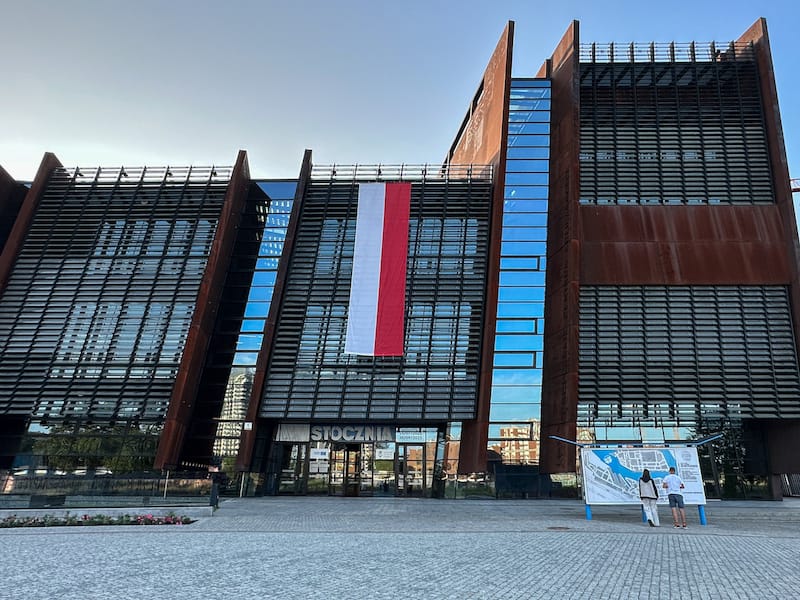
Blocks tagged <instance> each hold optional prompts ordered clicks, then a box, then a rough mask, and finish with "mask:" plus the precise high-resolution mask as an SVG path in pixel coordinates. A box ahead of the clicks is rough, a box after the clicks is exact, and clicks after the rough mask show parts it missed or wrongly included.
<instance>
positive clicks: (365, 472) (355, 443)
mask: <svg viewBox="0 0 800 600" xmlns="http://www.w3.org/2000/svg"><path fill="white" fill-rule="evenodd" d="M325 427H327V426H325ZM285 429H286V430H287V431H282V435H281V437H283V439H280V438H279V439H276V440H275V442H274V443H273V445H272V449H271V452H270V461H269V463H268V466H267V469H266V471H265V485H264V491H265V493H267V494H297V495H305V494H324V495H331V496H397V497H417V498H421V497H430V496H434V495H441V490H437V489H435V488H436V486H435V485H434V483H435V482H434V471H435V470H436V468H435V465H436V464H437V462H436V461H437V460H439V461H442V460H443V459H442V456H443V449H444V443H443V442H441V443H440V440H442V439H443V434H441V431H437V430H435V429H428V430H425V429H405V430H404V429H399V430H397V431H398V434H397V436H398V437H399V438H401V439H392V438H395V435H394V432H392V433H393V435H391V436H390V437H389V436H386V437H389V439H374V441H373V440H370V441H363V440H358V439H356V440H353V439H352V438H353V437H356V438H357V437H358V436H357V435H355V433H357V432H359V431H361V429H360V428H358V427H339V426H330V431H329V432H328V431H327V430H326V429H324V427H323V426H319V427H317V428H316V429H312V433H314V434H315V435H316V434H318V433H319V434H320V435H318V436H317V437H318V438H319V437H322V438H323V439H314V436H313V435H312V436H309V437H311V438H312V439H310V440H308V437H306V435H301V434H302V433H304V432H298V431H293V430H292V429H289V428H288V427H287V428H285ZM306 429H308V428H307V427H306ZM289 434H292V435H289ZM322 434H325V435H322ZM334 434H335V437H336V438H338V439H325V437H329V436H334ZM345 434H346V435H347V437H348V438H349V439H341V438H342V437H345ZM287 437H288V438H290V439H289V440H287V439H286V438H287ZM292 437H293V438H294V440H291V438H292ZM302 437H306V440H308V441H305V440H302V439H298V438H302ZM374 437H379V436H377V435H376V436H374Z"/></svg>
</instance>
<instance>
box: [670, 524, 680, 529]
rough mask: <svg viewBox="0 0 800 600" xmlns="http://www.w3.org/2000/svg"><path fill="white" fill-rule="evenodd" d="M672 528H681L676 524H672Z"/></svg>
mask: <svg viewBox="0 0 800 600" xmlns="http://www.w3.org/2000/svg"><path fill="white" fill-rule="evenodd" d="M672 526H673V527H677V528H678V529H680V527H681V526H680V525H678V524H677V523H673V524H672Z"/></svg>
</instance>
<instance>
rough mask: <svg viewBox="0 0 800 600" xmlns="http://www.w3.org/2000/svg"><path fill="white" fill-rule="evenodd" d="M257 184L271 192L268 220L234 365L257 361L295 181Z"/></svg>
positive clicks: (284, 236) (269, 193) (265, 191)
mask: <svg viewBox="0 0 800 600" xmlns="http://www.w3.org/2000/svg"><path fill="white" fill-rule="evenodd" d="M257 185H258V187H260V188H261V190H262V191H263V192H264V193H265V194H267V196H269V205H268V207H266V211H265V212H266V213H267V215H266V222H265V226H264V231H263V238H262V241H261V244H260V245H259V250H258V254H259V255H258V258H257V259H256V270H255V273H254V274H253V280H252V283H251V287H250V292H249V295H248V299H247V305H246V306H245V311H244V319H243V321H242V325H241V330H240V334H239V338H238V340H237V343H236V354H235V356H234V359H233V364H234V366H248V365H254V364H256V359H257V358H258V351H259V349H260V348H261V342H262V341H263V338H264V326H265V323H266V318H267V314H268V313H269V306H270V302H271V300H272V292H273V291H274V288H275V278H276V276H277V270H278V261H279V257H280V255H281V252H283V244H284V241H285V239H286V228H287V227H288V225H289V213H290V212H291V210H292V203H293V201H294V194H295V190H296V188H297V182H296V181H260V182H257Z"/></svg>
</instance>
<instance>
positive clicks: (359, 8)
mask: <svg viewBox="0 0 800 600" xmlns="http://www.w3.org/2000/svg"><path fill="white" fill-rule="evenodd" d="M798 5H800V3H797V2H796V0H794V1H789V0H778V1H770V2H754V1H747V2H746V1H741V0H728V1H726V2H714V3H710V2H684V1H672V2H661V3H657V2H642V1H641V0H638V1H636V2H628V1H624V2H613V1H609V2H598V1H591V0H585V1H582V2H578V1H570V0H552V1H547V2H545V1H544V0H527V1H508V2H503V1H500V0H496V1H495V2H490V1H488V0H450V1H444V0H404V1H402V2H388V1H386V2H384V1H381V0H352V1H347V0H339V1H330V0H328V1H325V0H319V1H302V0H294V1H291V0H287V1H230V2H222V1H216V2H208V1H204V0H199V1H198V0H164V1H156V0H136V1H131V2H121V1H114V0H106V1H101V0H96V1H92V2H89V1H86V0H71V1H69V2H66V1H61V0H50V1H44V0H41V1H36V0H0V50H1V51H0V81H1V82H2V88H0V165H2V166H3V167H4V168H5V169H6V170H7V171H9V172H10V173H11V175H12V176H14V177H16V178H18V179H29V178H31V177H32V176H33V174H34V173H35V170H36V168H37V166H38V164H39V161H40V160H41V157H42V154H43V153H44V152H45V151H51V152H55V153H56V155H57V156H58V157H59V158H60V159H61V161H62V162H63V163H64V164H65V165H66V166H74V165H82V166H83V165H85V166H91V165H98V164H101V165H104V166H115V165H119V164H126V165H142V164H150V165H161V164H173V165H177V164H181V165H185V164H211V163H215V164H232V162H233V161H234V159H235V157H236V152H237V151H238V150H239V149H245V150H247V151H248V154H249V159H250V168H251V173H252V175H254V176H256V177H295V176H296V175H297V173H298V170H299V165H300V160H301V158H302V153H303V149H304V148H311V149H312V150H313V151H314V162H315V163H318V164H322V163H330V162H338V163H353V162H361V163H375V162H384V163H399V162H407V163H422V162H438V161H440V160H441V159H442V158H443V157H444V155H445V152H446V150H447V149H448V148H449V146H450V143H451V141H452V139H453V136H454V135H455V132H456V130H457V128H458V125H459V124H460V122H461V119H462V117H463V115H464V112H465V110H466V107H467V104H468V102H469V101H470V99H471V98H472V95H473V94H474V92H475V89H476V86H477V84H478V82H479V80H480V77H481V74H482V73H483V69H484V67H485V65H486V63H487V61H488V59H489V56H490V54H491V52H492V50H493V49H494V47H495V45H496V43H497V40H498V38H499V36H500V34H501V32H502V30H503V27H504V26H505V23H506V22H507V21H508V20H509V19H511V20H514V21H516V44H515V61H514V75H515V76H531V75H534V74H535V73H536V71H537V69H538V67H539V65H540V64H541V63H542V61H543V60H544V59H545V58H547V57H549V56H550V54H551V53H552V51H553V49H554V47H555V45H556V44H557V42H558V40H559V39H560V38H561V36H562V34H563V33H564V31H565V29H566V28H567V26H568V25H569V23H570V21H571V20H572V19H578V20H580V22H581V40H582V41H583V42H593V41H594V42H612V41H613V42H622V43H627V42H631V41H635V42H650V41H656V42H670V41H676V42H689V41H692V40H695V41H698V42H708V41H712V40H713V41H717V42H728V41H730V40H732V39H735V38H737V37H739V35H740V34H741V33H743V32H744V31H745V30H746V29H747V28H748V27H749V26H750V25H751V24H752V23H753V22H754V21H755V20H756V19H757V18H758V17H762V16H763V17H766V19H767V23H768V27H769V34H770V39H771V43H772V52H773V60H774V63H775V75H776V80H777V86H778V93H779V97H780V108H781V113H782V117H783V127H784V136H785V140H786V147H787V154H788V157H789V165H790V171H791V172H792V174H793V176H795V177H800V141H798V137H799V136H800V114H799V113H798V109H797V107H798V106H800V77H799V76H798V75H800V68H799V67H798V65H799V64H800V61H798V58H797V56H798V38H800V9H798V8H796V7H797V6H798Z"/></svg>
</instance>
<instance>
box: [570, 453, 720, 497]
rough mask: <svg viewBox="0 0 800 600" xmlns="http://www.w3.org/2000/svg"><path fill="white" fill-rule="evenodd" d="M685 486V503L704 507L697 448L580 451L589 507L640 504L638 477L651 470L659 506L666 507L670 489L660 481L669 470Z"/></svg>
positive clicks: (585, 494) (584, 486) (584, 492)
mask: <svg viewBox="0 0 800 600" xmlns="http://www.w3.org/2000/svg"><path fill="white" fill-rule="evenodd" d="M670 467H675V474H676V475H678V477H680V478H681V479H682V480H683V483H684V485H685V486H686V487H685V488H684V490H683V500H684V502H685V503H686V504H705V503H706V494H705V488H704V486H703V476H702V474H701V472H700V460H699V459H698V457H697V448H696V447H694V446H672V447H651V448H589V447H586V448H581V468H582V471H583V495H584V499H585V501H586V504H640V503H641V499H640V498H639V478H640V477H641V476H642V470H643V469H649V471H650V476H651V477H652V478H653V479H654V480H655V482H656V489H658V493H659V498H658V503H659V504H667V503H668V500H667V490H665V489H663V488H662V487H661V482H662V480H663V479H664V477H666V476H667V475H669V468H670Z"/></svg>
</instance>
